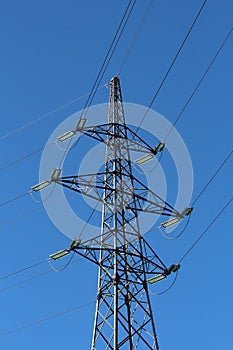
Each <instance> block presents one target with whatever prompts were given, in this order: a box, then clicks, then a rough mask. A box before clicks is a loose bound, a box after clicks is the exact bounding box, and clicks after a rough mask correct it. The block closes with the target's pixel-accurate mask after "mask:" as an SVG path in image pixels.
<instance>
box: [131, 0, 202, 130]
mask: <svg viewBox="0 0 233 350" xmlns="http://www.w3.org/2000/svg"><path fill="white" fill-rule="evenodd" d="M206 2H207V0H205V1H204V2H203V3H202V6H201V8H200V9H199V11H198V13H197V15H196V17H195V18H194V21H193V22H192V25H191V27H190V28H189V30H188V32H187V34H186V36H185V38H184V40H183V41H182V43H181V45H180V47H179V49H178V51H177V53H176V55H175V57H174V58H173V60H172V62H171V64H170V66H169V68H168V70H167V72H166V73H165V75H164V77H163V79H162V81H161V83H160V85H159V86H158V88H157V89H156V91H155V94H154V96H153V98H152V100H151V102H150V104H149V106H148V107H147V110H146V112H145V114H144V116H143V118H142V120H141V122H140V124H139V125H138V127H137V129H136V132H137V131H138V130H139V129H140V127H141V125H142V123H143V122H144V120H145V119H146V117H147V115H148V113H149V110H150V108H151V107H152V105H153V103H154V101H155V100H156V98H157V96H158V94H159V92H160V90H161V89H162V87H163V85H164V83H165V81H166V79H167V77H168V76H169V74H170V72H171V70H172V68H173V66H174V64H175V63H176V61H177V59H178V57H179V55H180V53H181V51H182V49H183V47H184V45H185V43H186V41H187V40H188V38H189V36H190V34H191V32H192V30H193V28H194V26H195V24H196V22H197V20H198V18H199V16H200V15H201V13H202V11H203V9H204V6H205V4H206Z"/></svg>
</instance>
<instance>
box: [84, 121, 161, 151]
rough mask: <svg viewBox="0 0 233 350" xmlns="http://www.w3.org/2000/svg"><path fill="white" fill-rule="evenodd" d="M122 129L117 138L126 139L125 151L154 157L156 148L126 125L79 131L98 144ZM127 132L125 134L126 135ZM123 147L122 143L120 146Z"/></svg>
mask: <svg viewBox="0 0 233 350" xmlns="http://www.w3.org/2000/svg"><path fill="white" fill-rule="evenodd" d="M116 128H117V129H119V130H121V129H122V132H119V134H118V138H121V139H127V150H129V151H137V152H144V153H151V154H153V155H156V154H157V153H158V150H157V149H156V147H154V148H153V147H151V146H150V145H149V144H148V143H147V142H146V141H145V140H143V138H142V137H140V136H139V135H138V134H136V133H135V132H134V131H133V130H132V129H131V128H130V127H128V126H127V125H126V124H124V125H123V124H120V123H108V124H100V125H94V126H88V127H85V128H83V129H82V130H79V132H80V133H81V134H83V135H86V136H88V137H91V138H93V139H95V140H97V141H99V142H104V143H107V141H108V139H109V138H111V137H114V131H113V130H114V129H116ZM126 132H127V133H126ZM121 146H122V147H124V143H122V144H121Z"/></svg>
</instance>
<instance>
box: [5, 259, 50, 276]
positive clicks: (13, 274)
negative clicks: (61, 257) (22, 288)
mask: <svg viewBox="0 0 233 350" xmlns="http://www.w3.org/2000/svg"><path fill="white" fill-rule="evenodd" d="M45 262H48V259H44V260H41V261H38V262H36V263H34V264H32V265H29V266H26V267H23V268H22V269H19V270H16V271H14V272H11V273H8V274H6V275H3V276H0V280H3V279H6V278H9V277H12V276H15V275H17V274H19V273H21V272H24V271H27V270H29V269H32V268H34V267H36V266H39V265H42V264H44V263H45Z"/></svg>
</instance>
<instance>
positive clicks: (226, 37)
mask: <svg viewBox="0 0 233 350" xmlns="http://www.w3.org/2000/svg"><path fill="white" fill-rule="evenodd" d="M232 30H233V29H231V30H230V31H229V33H228V34H227V35H226V36H225V38H224V40H223V42H222V44H221V45H220V47H219V49H218V50H217V52H216V54H215V55H214V57H213V59H212V60H211V61H210V64H209V65H208V67H207V68H206V70H205V72H204V74H203V75H202V77H201V79H200V80H199V82H198V84H197V85H196V87H195V89H194V90H193V92H192V94H191V95H190V97H189V98H188V100H187V101H186V103H185V105H184V107H183V108H182V110H181V112H180V113H179V114H178V116H177V118H176V120H175V121H174V123H173V125H172V126H171V128H170V130H169V131H168V133H167V135H166V137H165V139H164V140H166V139H167V138H168V136H169V135H170V133H171V132H172V130H173V129H174V127H175V125H176V124H177V122H178V120H179V119H180V117H181V116H182V114H183V113H184V111H185V110H186V108H187V107H188V105H189V103H190V101H191V99H192V98H193V96H194V95H195V93H196V92H197V90H198V89H199V87H200V85H201V83H202V82H203V80H204V79H205V77H206V75H207V74H208V72H209V70H210V68H211V67H212V66H213V64H214V62H215V61H216V59H217V57H218V55H219V54H220V52H221V51H222V50H223V48H224V46H225V44H226V43H227V41H228V39H229V37H230V35H231V33H232Z"/></svg>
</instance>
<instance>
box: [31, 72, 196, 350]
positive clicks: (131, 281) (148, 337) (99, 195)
mask: <svg viewBox="0 0 233 350" xmlns="http://www.w3.org/2000/svg"><path fill="white" fill-rule="evenodd" d="M78 132H81V133H82V134H83V135H86V136H87V137H91V138H93V139H96V140H98V141H100V142H104V143H105V144H106V160H105V170H104V171H103V172H99V173H97V174H86V175H78V176H76V175H73V176H61V170H60V169H55V170H54V171H53V172H52V174H51V179H50V181H44V182H42V183H40V184H39V185H37V186H34V188H32V189H34V190H35V191H38V190H40V189H41V188H43V187H46V186H47V185H49V184H50V183H56V184H59V185H62V186H63V187H66V188H69V189H70V190H73V191H76V192H78V193H80V194H82V195H85V196H89V197H91V198H94V199H95V200H97V201H101V202H102V203H103V209H102V227H101V232H100V233H99V234H98V235H97V236H96V237H95V238H93V239H91V240H90V241H86V242H81V241H80V240H79V239H78V238H77V239H76V240H74V241H72V243H71V246H70V249H68V250H65V251H61V252H60V255H65V254H66V253H67V254H68V253H69V252H70V251H75V252H76V253H77V254H79V255H81V256H83V257H84V258H86V259H88V260H90V261H92V262H93V263H95V264H97V265H98V267H99V278H98V293H97V302H96V312H95V321H94V330H93V339H92V347H91V349H92V350H103V349H106V350H117V349H122V350H136V349H159V346H158V341H157V336H156V329H155V323H154V319H153V312H152V308H151V303H150V298H149V293H148V282H149V283H154V282H156V281H158V280H160V279H163V278H166V277H167V276H168V275H169V274H170V273H171V272H175V271H176V270H177V269H178V268H179V266H177V265H172V266H170V267H169V268H167V267H166V266H165V264H164V263H163V262H162V261H161V259H160V258H159V257H158V255H157V254H156V253H155V251H154V250H153V249H152V247H151V246H150V245H149V244H148V243H147V242H146V240H145V238H144V237H143V236H142V235H141V234H140V225H139V214H140V212H141V211H143V212H147V213H152V214H157V215H163V216H168V221H167V222H165V226H166V225H169V222H171V223H176V222H178V221H180V220H181V219H182V218H183V217H184V215H187V214H189V212H190V208H186V209H185V210H184V211H183V212H181V213H180V212H178V211H177V210H175V209H174V208H173V207H172V206H171V205H170V204H168V203H167V202H166V201H164V200H163V199H162V198H161V197H160V196H158V195H157V194H156V193H154V192H153V191H151V190H150V189H149V188H148V187H147V186H146V185H144V184H143V183H142V182H141V181H140V180H139V179H137V178H136V177H135V176H134V174H133V171H132V163H131V159H130V153H131V151H137V152H143V154H144V156H143V157H144V158H143V157H142V158H141V162H143V159H146V158H147V159H150V158H151V157H154V156H155V155H156V154H157V153H158V152H160V151H162V149H163V147H164V144H162V143H159V144H158V145H157V146H156V147H155V148H153V147H151V146H150V145H149V144H147V142H145V141H144V140H143V139H142V138H141V137H139V136H138V134H136V133H135V132H134V131H133V130H131V129H130V128H129V127H128V126H127V125H126V122H125V116H124V109H123V103H122V94H121V88H120V81H119V78H118V77H114V78H113V79H112V80H111V82H110V101H109V110H108V123H107V124H102V125H97V126H86V119H85V118H82V117H81V118H80V119H79V120H78V122H77V124H76V127H75V129H74V130H72V131H68V132H66V133H65V134H63V135H61V136H60V137H59V140H60V141H66V140H67V139H69V138H70V137H72V136H74V135H75V134H76V133H78ZM145 157H146V158H145ZM62 252H63V253H62ZM58 256H59V254H58V255H57V256H55V255H54V256H52V257H53V258H55V259H56V258H57V257H58Z"/></svg>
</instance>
